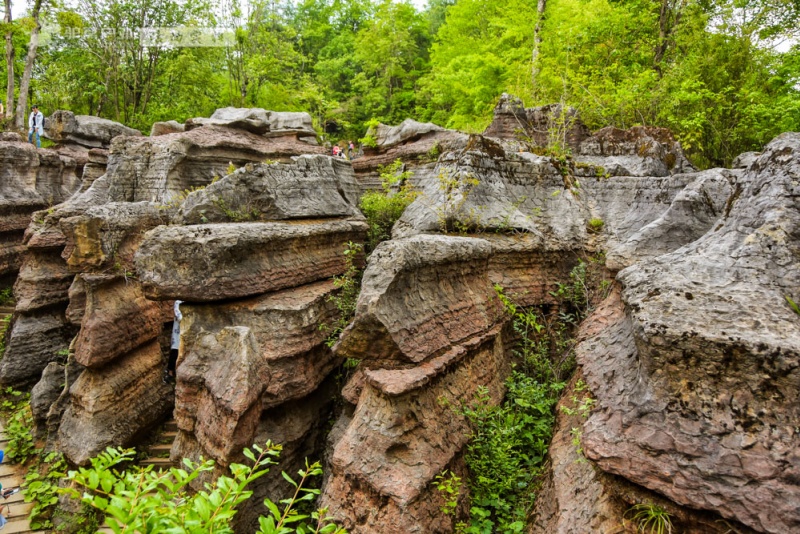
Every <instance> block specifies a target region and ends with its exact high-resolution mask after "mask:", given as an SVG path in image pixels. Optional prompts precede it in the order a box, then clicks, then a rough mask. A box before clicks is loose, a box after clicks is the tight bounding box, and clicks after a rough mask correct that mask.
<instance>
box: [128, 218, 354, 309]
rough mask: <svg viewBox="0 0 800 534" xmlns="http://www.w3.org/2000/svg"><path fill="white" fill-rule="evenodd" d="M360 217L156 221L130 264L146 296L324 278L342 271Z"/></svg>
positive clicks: (237, 293) (217, 295)
mask: <svg viewBox="0 0 800 534" xmlns="http://www.w3.org/2000/svg"><path fill="white" fill-rule="evenodd" d="M366 231H367V225H366V223H364V222H361V221H349V220H331V221H325V222H313V221H305V222H296V223H282V222H265V223H239V224H235V223H228V224H203V225H197V226H161V227H159V228H156V229H154V230H151V231H150V232H148V233H147V234H145V238H144V241H143V242H142V245H141V247H139V251H138V252H137V253H136V269H137V272H138V273H139V279H140V280H141V281H142V284H143V285H144V290H145V295H146V296H147V298H150V299H155V300H171V299H178V300H187V301H190V302H210V301H214V300H225V299H231V298H241V297H247V296H252V295H258V294H260V293H266V292H268V291H277V290H279V289H286V288H290V287H298V286H301V285H303V284H308V283H311V282H315V281H317V280H323V279H325V278H330V277H332V276H336V275H339V274H342V273H343V272H344V271H345V270H346V269H347V262H346V257H345V255H344V254H343V251H344V250H345V248H346V246H347V243H349V242H351V241H352V242H356V243H359V242H363V241H364V239H365V236H366Z"/></svg>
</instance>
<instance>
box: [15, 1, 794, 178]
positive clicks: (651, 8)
mask: <svg viewBox="0 0 800 534" xmlns="http://www.w3.org/2000/svg"><path fill="white" fill-rule="evenodd" d="M14 1H17V2H20V1H21V0H14ZM4 2H5V6H6V10H7V11H8V10H9V8H10V7H11V4H12V0H4ZM13 11H14V12H19V11H21V9H20V7H19V6H17V7H15V8H14V10H13ZM25 14H26V16H24V17H21V18H17V19H13V18H11V17H9V16H8V15H7V16H6V19H5V22H4V23H3V24H2V33H3V34H4V35H5V37H6V61H5V62H4V63H3V66H2V67H0V74H2V77H3V78H2V79H3V80H7V81H8V82H9V83H8V87H10V88H11V91H12V92H10V93H7V94H8V97H13V101H14V105H15V106H16V105H18V104H19V103H20V102H24V103H25V106H23V107H24V108H25V109H26V110H27V108H28V107H29V105H30V104H31V103H32V102H36V103H38V104H39V106H40V108H42V110H43V111H44V112H45V114H49V113H51V112H52V111H54V110H56V109H70V110H72V111H74V112H75V113H81V114H94V115H100V116H103V117H107V118H110V119H114V120H118V121H121V122H124V123H125V124H128V125H130V126H133V127H136V128H139V129H141V130H142V131H144V132H145V133H147V132H148V131H149V128H150V125H151V124H152V123H153V122H154V121H160V120H169V119H177V120H179V121H183V120H185V119H187V118H190V117H196V116H208V115H209V114H210V113H212V112H213V111H214V109H216V108H218V107H223V106H230V105H233V106H248V107H263V108H267V109H273V110H301V111H308V112H310V113H311V114H312V116H313V118H314V121H315V126H316V127H317V128H318V129H319V131H320V132H323V133H325V135H326V136H328V138H333V139H336V138H358V137H360V136H361V135H363V134H364V132H365V130H366V128H367V127H368V125H369V124H370V123H374V121H380V122H383V123H387V124H396V123H399V122H400V121H402V120H403V119H405V118H408V117H411V118H415V119H417V120H422V121H433V122H435V123H437V124H440V125H442V126H447V127H450V128H458V129H461V130H466V131H476V132H477V131H481V130H482V129H483V128H484V127H485V126H486V125H487V124H488V122H489V120H490V119H491V112H492V108H493V106H494V104H495V103H496V101H497V98H498V96H499V95H500V94H501V93H502V92H509V93H511V94H514V95H516V96H519V97H521V98H523V100H524V101H525V103H526V105H528V106H532V105H541V104H546V103H552V102H563V103H566V104H569V105H572V106H575V107H577V108H578V109H579V110H580V112H581V114H582V117H583V119H584V120H585V121H586V122H587V123H588V125H589V126H590V127H591V128H593V129H594V128H599V127H602V126H606V125H614V126H618V127H622V128H626V127H630V126H633V125H637V124H646V125H657V126H665V127H668V128H671V129H672V130H673V131H674V132H675V133H676V135H677V136H678V137H679V139H680V140H681V142H682V143H683V146H684V148H685V149H686V150H687V152H688V153H689V155H690V157H691V159H692V160H693V161H694V162H695V163H696V164H698V165H699V166H701V167H707V166H714V165H721V164H728V163H730V161H731V160H732V158H733V157H735V156H736V155H737V154H738V153H740V152H743V151H746V150H754V149H756V150H757V149H759V148H760V147H761V146H762V145H763V144H764V143H765V142H767V141H768V140H770V139H771V138H772V137H774V136H775V135H777V134H778V133H781V132H783V131H787V130H800V45H799V44H798V38H800V23H799V21H800V0H430V1H429V3H428V4H427V6H426V7H425V8H424V9H418V8H417V7H415V6H414V5H413V4H412V3H409V2H402V1H390V0H347V1H343V0H294V1H292V0H289V1H286V0H283V1H265V0H249V2H247V3H245V4H239V3H237V0H227V1H226V2H224V3H223V5H221V4H219V3H218V2H211V1H206V0H73V1H72V2H69V1H67V2H66V3H65V2H63V1H59V0H30V2H29V4H28V5H27V6H26V11H25ZM9 19H11V20H9ZM179 26H188V27H190V28H232V29H233V32H232V33H231V34H229V35H228V41H227V46H216V47H183V46H176V45H175V44H174V43H173V44H170V43H169V42H166V43H165V42H160V41H158V40H155V41H147V40H143V39H141V38H140V33H139V31H138V29H139V28H152V27H179ZM32 37H33V39H32ZM34 41H38V42H37V44H38V46H37V47H35V49H34V50H33V51H32V50H31V49H32V48H34V47H30V46H29V45H30V44H31V43H32V42H34ZM32 56H33V57H32ZM9 65H13V72H12V73H11V74H12V75H11V76H9V70H11V69H9ZM26 67H27V68H26ZM26 75H27V76H28V78H29V80H28V81H26V80H25V78H26ZM12 81H13V83H11V82H12ZM20 86H22V88H23V93H24V94H25V98H24V100H23V98H20ZM8 97H0V98H2V100H3V101H4V103H6V104H8ZM7 107H9V108H12V109H9V110H8V111H9V112H12V111H13V106H7Z"/></svg>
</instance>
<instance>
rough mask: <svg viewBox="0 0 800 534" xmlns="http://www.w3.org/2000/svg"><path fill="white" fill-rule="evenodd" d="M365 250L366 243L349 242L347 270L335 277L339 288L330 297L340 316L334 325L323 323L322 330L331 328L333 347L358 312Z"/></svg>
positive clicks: (335, 283)
mask: <svg viewBox="0 0 800 534" xmlns="http://www.w3.org/2000/svg"><path fill="white" fill-rule="evenodd" d="M363 252H364V245H362V244H360V243H353V242H352V241H350V242H348V243H347V245H346V246H345V249H344V258H345V265H346V268H345V272H344V273H343V274H341V275H339V276H334V277H333V286H334V287H335V288H336V289H338V291H337V292H336V293H333V294H332V295H330V296H329V297H328V301H329V302H333V304H334V305H335V306H336V309H337V310H338V311H339V318H338V320H337V321H336V323H334V324H333V325H332V326H331V325H326V324H321V325H320V330H328V329H330V334H329V335H328V339H327V341H326V343H327V345H328V346H329V347H332V346H333V345H335V344H336V342H337V341H338V340H339V335H340V334H341V333H342V332H343V331H344V329H345V328H347V325H349V324H350V321H352V320H353V316H354V315H355V313H356V303H357V302H358V294H359V292H360V291H361V275H362V274H363V271H362V269H361V267H360V266H359V264H360V262H361V260H362V254H363Z"/></svg>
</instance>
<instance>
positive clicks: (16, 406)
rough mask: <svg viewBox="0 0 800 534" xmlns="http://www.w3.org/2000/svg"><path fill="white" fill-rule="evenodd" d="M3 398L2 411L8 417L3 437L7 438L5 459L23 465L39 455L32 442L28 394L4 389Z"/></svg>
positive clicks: (31, 415)
mask: <svg viewBox="0 0 800 534" xmlns="http://www.w3.org/2000/svg"><path fill="white" fill-rule="evenodd" d="M4 397H5V398H4V400H3V403H2V411H3V413H4V414H5V415H7V417H8V419H7V421H6V424H5V435H6V437H7V438H8V444H7V445H6V451H5V454H6V458H8V459H9V460H10V461H12V462H16V463H21V464H23V463H25V462H27V461H28V460H29V459H30V458H32V457H33V456H34V455H36V454H38V453H39V450H38V449H37V448H36V444H35V443H34V441H33V414H32V413H31V406H30V394H28V393H22V392H20V391H15V390H13V389H12V388H6V390H5V391H4Z"/></svg>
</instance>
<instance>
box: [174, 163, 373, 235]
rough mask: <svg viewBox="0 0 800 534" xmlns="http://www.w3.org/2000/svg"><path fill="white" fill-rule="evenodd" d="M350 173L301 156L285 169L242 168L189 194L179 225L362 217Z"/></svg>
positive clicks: (340, 166) (345, 167)
mask: <svg viewBox="0 0 800 534" xmlns="http://www.w3.org/2000/svg"><path fill="white" fill-rule="evenodd" d="M358 201H359V188H358V184H357V182H356V178H355V175H354V174H353V168H352V167H351V166H350V165H349V164H348V163H347V162H346V161H343V160H337V159H335V158H330V157H327V156H300V157H298V158H296V159H295V161H294V162H293V163H291V164H289V165H282V164H279V163H276V164H268V165H267V164H255V165H246V166H244V167H243V168H241V169H238V170H237V171H236V172H234V173H233V174H230V175H228V176H226V177H225V178H223V179H222V180H220V181H218V182H215V183H213V184H211V185H209V186H208V187H206V188H205V189H202V190H200V191H195V192H193V193H191V194H189V195H188V196H187V197H186V200H184V202H183V204H182V205H181V208H180V216H179V219H180V221H181V222H182V223H183V224H201V223H214V222H237V220H238V221H241V220H260V221H269V220H288V219H320V218H329V217H356V218H360V217H362V215H361V212H360V211H359V210H358Z"/></svg>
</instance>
